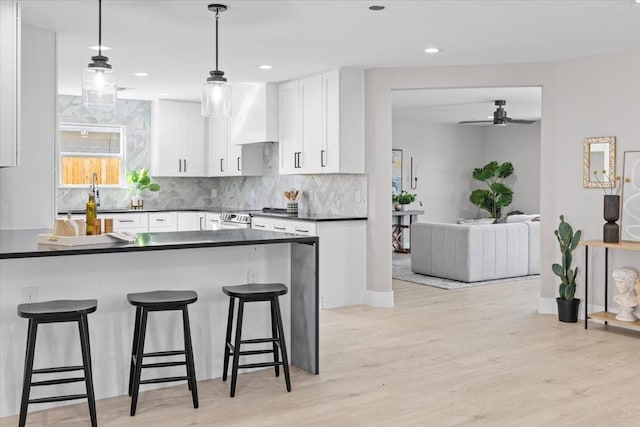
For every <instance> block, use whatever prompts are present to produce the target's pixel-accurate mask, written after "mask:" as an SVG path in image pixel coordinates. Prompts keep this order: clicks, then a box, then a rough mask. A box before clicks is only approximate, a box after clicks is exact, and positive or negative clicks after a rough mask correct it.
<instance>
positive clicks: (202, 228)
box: [200, 217, 204, 231]
mask: <svg viewBox="0 0 640 427" xmlns="http://www.w3.org/2000/svg"><path fill="white" fill-rule="evenodd" d="M202 219H203V218H202V217H200V231H202V230H204V228H202Z"/></svg>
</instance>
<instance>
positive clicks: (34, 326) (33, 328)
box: [18, 319, 38, 427]
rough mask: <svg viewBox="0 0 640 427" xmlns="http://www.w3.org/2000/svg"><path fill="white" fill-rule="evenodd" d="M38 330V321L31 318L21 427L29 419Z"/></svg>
mask: <svg viewBox="0 0 640 427" xmlns="http://www.w3.org/2000/svg"><path fill="white" fill-rule="evenodd" d="M37 332H38V322H36V321H35V320H33V319H29V329H28V332H27V349H26V351H25V358H24V377H23V380H22V381H23V382H22V401H21V402H20V419H19V421H18V426H19V427H24V425H25V423H26V421H27V406H28V405H29V392H30V391H31V375H32V371H33V357H34V354H35V350H36V333H37Z"/></svg>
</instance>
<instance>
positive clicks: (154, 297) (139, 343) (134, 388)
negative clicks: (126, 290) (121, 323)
mask: <svg viewBox="0 0 640 427" xmlns="http://www.w3.org/2000/svg"><path fill="white" fill-rule="evenodd" d="M127 300H129V303H130V304H131V305H134V306H135V307H136V320H135V322H136V323H135V325H134V330H133V345H132V351H131V368H130V370H129V396H131V416H134V415H135V414H136V406H137V404H138V391H139V389H140V384H156V383H164V382H173V381H184V380H186V381H187V385H188V387H189V390H191V398H192V399H193V407H194V408H197V407H198V389H197V385H196V370H195V366H194V363H193V349H192V348H191V329H190V327H189V311H188V309H187V305H189V304H191V303H193V302H196V301H197V300H198V294H197V293H196V292H194V291H152V292H140V293H133V294H128V295H127ZM171 310H180V311H182V327H183V333H184V350H172V351H159V352H155V353H145V352H144V339H145V334H146V330H147V316H148V314H149V312H150V311H171ZM176 355H184V356H185V360H184V361H175V362H158V363H148V364H144V363H143V360H144V358H145V357H163V356H176ZM180 365H185V366H186V370H187V375H186V376H182V377H163V378H153V379H148V380H140V375H141V374H142V368H164V367H168V366H180Z"/></svg>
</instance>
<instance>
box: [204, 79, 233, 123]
mask: <svg viewBox="0 0 640 427" xmlns="http://www.w3.org/2000/svg"><path fill="white" fill-rule="evenodd" d="M201 112H202V115H203V116H205V117H214V118H220V117H231V85H230V84H229V83H227V82H226V81H211V80H207V82H206V83H205V84H204V85H202V103H201Z"/></svg>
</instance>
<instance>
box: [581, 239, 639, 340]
mask: <svg viewBox="0 0 640 427" xmlns="http://www.w3.org/2000/svg"><path fill="white" fill-rule="evenodd" d="M580 244H581V245H583V246H584V328H585V329H587V328H588V323H589V320H593V321H597V322H604V324H605V325H607V324H611V325H614V326H620V327H624V328H629V329H635V330H637V331H640V320H636V321H635V322H623V321H621V320H617V319H616V315H615V313H609V302H608V290H609V249H622V250H627V251H640V243H635V242H621V243H605V242H603V241H602V240H581V241H580ZM589 246H593V247H600V248H604V311H599V312H596V313H591V314H589V309H588V305H589V304H588V298H589V292H588V290H589Z"/></svg>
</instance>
